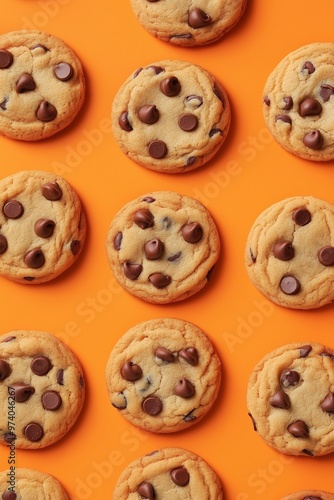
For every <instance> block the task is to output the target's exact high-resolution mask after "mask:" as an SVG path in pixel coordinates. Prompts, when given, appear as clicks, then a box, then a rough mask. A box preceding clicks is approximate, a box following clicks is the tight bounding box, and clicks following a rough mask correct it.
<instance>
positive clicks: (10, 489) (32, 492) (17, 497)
mask: <svg viewBox="0 0 334 500" xmlns="http://www.w3.org/2000/svg"><path fill="white" fill-rule="evenodd" d="M11 482H12V483H13V484H14V486H11ZM0 495H1V496H0V498H1V499H2V500H21V499H22V500H29V499H33V498H34V499H36V500H69V496H68V495H67V493H66V491H65V490H64V489H63V487H62V486H61V484H60V483H59V481H58V480H57V479H56V478H54V477H53V476H51V475H50V474H45V473H43V472H39V471H37V470H32V469H23V468H19V469H18V468H15V473H14V474H13V472H11V471H10V470H9V469H8V470H5V471H2V472H0Z"/></svg>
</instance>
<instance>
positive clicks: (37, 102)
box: [0, 30, 85, 141]
mask: <svg viewBox="0 0 334 500" xmlns="http://www.w3.org/2000/svg"><path fill="white" fill-rule="evenodd" d="M84 97H85V79H84V74H83V69H82V65H81V62H80V61H79V59H78V58H77V56H76V55H75V54H74V52H73V50H72V49H71V48H70V47H68V46H67V45H66V43H65V42H63V41H62V40H60V39H59V38H57V37H55V36H53V35H50V34H47V33H42V32H39V31H34V30H19V31H13V32H10V33H5V34H3V35H1V36H0V134H3V135H5V136H6V137H9V138H11V139H21V140H24V141H36V140H39V139H45V138H46V137H49V136H51V135H53V134H55V133H56V132H59V131H60V130H62V129H63V128H65V127H67V125H69V124H70V123H71V122H72V120H73V119H74V118H75V116H76V115H77V113H78V112H79V110H80V108H81V106H82V104H83V102H84Z"/></svg>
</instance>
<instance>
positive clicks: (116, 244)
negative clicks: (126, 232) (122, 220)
mask: <svg viewBox="0 0 334 500" xmlns="http://www.w3.org/2000/svg"><path fill="white" fill-rule="evenodd" d="M122 239H123V233H122V232H121V231H119V232H118V233H117V234H116V236H115V238H114V249H115V250H117V251H118V250H120V249H121V245H122Z"/></svg>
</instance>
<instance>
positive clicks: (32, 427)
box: [24, 422, 44, 442]
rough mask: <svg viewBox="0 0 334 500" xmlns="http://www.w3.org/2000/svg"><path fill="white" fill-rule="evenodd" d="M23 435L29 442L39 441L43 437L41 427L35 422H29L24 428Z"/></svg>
mask: <svg viewBox="0 0 334 500" xmlns="http://www.w3.org/2000/svg"><path fill="white" fill-rule="evenodd" d="M24 435H25V437H26V438H27V439H29V441H32V442H36V441H40V440H41V439H42V437H43V436H44V431H43V427H42V426H41V425H39V424H37V423H36V422H31V423H30V424H28V425H27V426H26V427H25V428H24Z"/></svg>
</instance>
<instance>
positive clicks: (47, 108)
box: [36, 101, 57, 122]
mask: <svg viewBox="0 0 334 500" xmlns="http://www.w3.org/2000/svg"><path fill="white" fill-rule="evenodd" d="M36 116H37V118H38V119H39V120H40V121H41V122H51V121H52V120H54V119H55V118H56V116H57V109H56V108H55V107H54V105H53V104H51V103H50V102H48V101H42V102H41V103H40V105H39V106H38V108H37V111H36Z"/></svg>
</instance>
